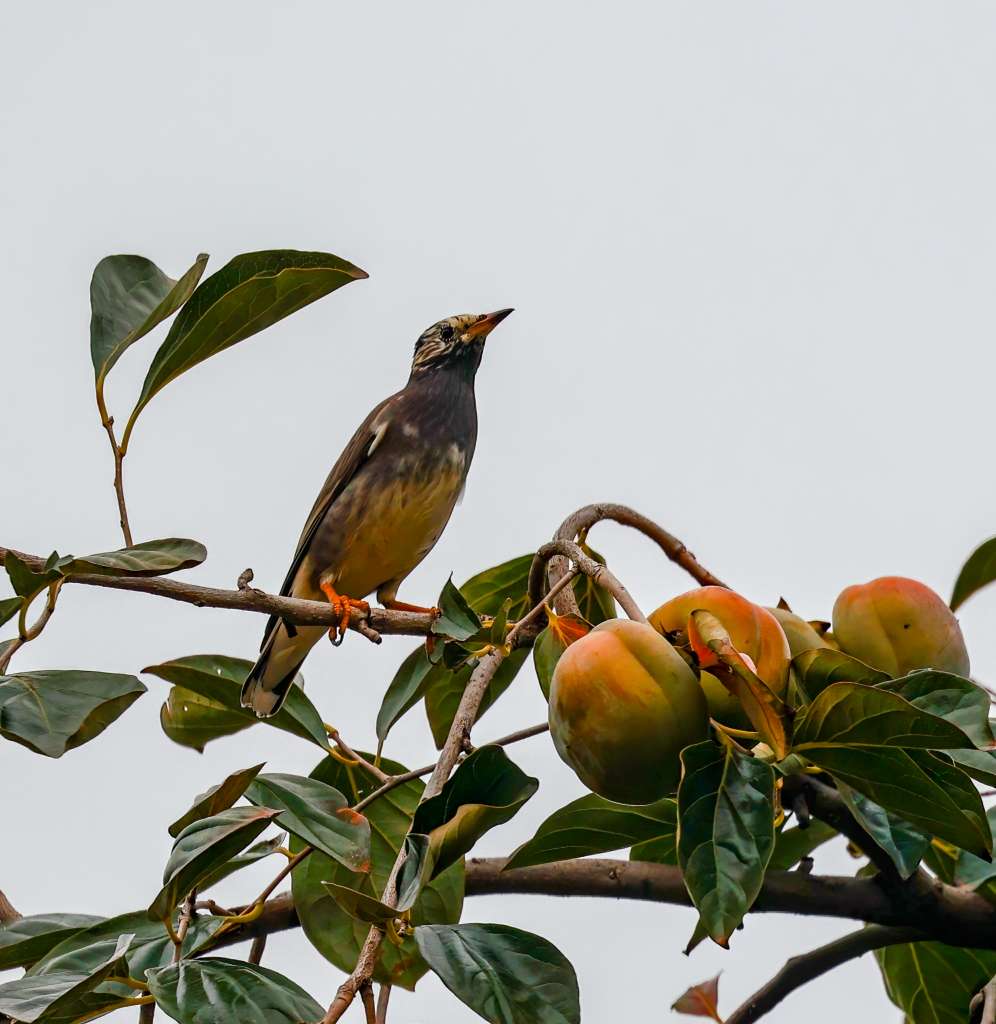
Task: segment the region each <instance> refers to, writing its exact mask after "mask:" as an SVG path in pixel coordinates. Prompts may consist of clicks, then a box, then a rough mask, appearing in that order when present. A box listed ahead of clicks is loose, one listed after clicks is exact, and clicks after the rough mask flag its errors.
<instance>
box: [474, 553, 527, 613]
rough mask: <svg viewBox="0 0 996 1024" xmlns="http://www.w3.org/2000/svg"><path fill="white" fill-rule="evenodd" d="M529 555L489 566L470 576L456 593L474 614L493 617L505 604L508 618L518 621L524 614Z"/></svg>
mask: <svg viewBox="0 0 996 1024" xmlns="http://www.w3.org/2000/svg"><path fill="white" fill-rule="evenodd" d="M532 564H533V556H532V555H520V556H519V557H518V558H511V559H509V560H508V561H507V562H502V563H501V565H496V566H493V567H492V568H490V569H485V570H484V571H483V572H479V573H478V574H477V575H476V576H471V578H470V579H469V580H467V582H466V583H464V585H463V586H462V587H461V588H460V593H461V594H463V596H464V597H465V598H466V599H467V603H468V604H469V605H470V607H471V608H473V609H474V611H475V612H476V613H477V614H478V615H497V614H498V611H499V609H500V608H501V607H502V605H503V604H504V603H505V602H506V601H511V602H512V603H511V605H509V610H508V617H509V619H518V618H521V617H522V615H523V614H524V613H525V612H526V611H528V608H527V604H528V592H529V567H530V566H531V565H532Z"/></svg>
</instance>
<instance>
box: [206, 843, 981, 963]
mask: <svg viewBox="0 0 996 1024" xmlns="http://www.w3.org/2000/svg"><path fill="white" fill-rule="evenodd" d="M505 863H506V861H505V860H504V859H503V858H496V857H483V858H476V857H475V858H470V859H468V861H467V876H466V877H467V881H466V893H467V895H468V896H486V895H496V894H497V895H509V894H513V893H516V894H524V895H537V896H540V895H541V896H575V897H576V896H595V897H609V898H612V899H632V900H643V901H647V902H651V903H671V904H675V905H678V906H683V907H684V906H690V905H691V901H690V900H689V898H688V892H687V890H686V889H685V885H684V882H683V881H682V877H681V871H680V870H679V869H678V868H676V867H671V866H669V865H666V864H652V863H649V862H646V861H625V860H612V859H607V858H597V859H596V858H591V859H588V858H586V859H584V860H570V861H560V862H558V863H555V864H541V865H538V866H536V867H531V868H516V869H514V870H512V871H503V870H502V868H503V867H504V866H505ZM751 912H752V913H782V914H801V915H805V916H808V917H838V918H849V919H852V920H855V921H864V922H867V923H869V924H879V925H888V926H890V927H907V928H916V929H917V930H918V931H920V932H921V933H922V934H923V936H924V937H926V938H930V939H936V940H937V941H939V942H946V943H949V944H950V945H954V946H967V947H972V948H975V949H996V906H994V905H993V904H991V903H989V901H988V900H986V899H985V898H984V897H982V896H980V895H978V894H977V893H974V892H971V891H969V890H966V889H960V888H955V887H954V886H948V885H944V884H943V883H941V882H934V883H933V885H932V898H931V899H930V900H929V901H927V902H922V901H920V900H916V901H913V902H910V903H908V902H905V901H904V900H903V899H902V898H901V896H899V897H897V895H896V894H895V893H892V892H890V891H888V889H887V888H886V887H885V886H883V885H882V883H881V880H880V879H878V878H850V877H838V876H825V875H804V874H802V873H801V872H798V871H771V872H769V873H768V875H767V877H766V878H765V880H764V885H763V886H762V887H761V892H760V895H759V896H758V898H757V901H756V902H755V903H754V906H753V907H752V908H751ZM299 923H300V922H299V921H298V918H297V913H296V911H295V909H294V902H293V900H292V899H291V897H290V896H289V895H283V896H277V897H275V898H274V899H271V900H269V901H268V902H267V904H266V906H265V907H264V909H263V913H262V914H261V915H260V916H259V918H257V919H256V920H255V921H252V922H250V923H248V924H246V925H243V926H242V927H240V928H239V929H237V930H233V931H231V932H229V933H227V934H225V935H224V936H223V937H222V938H221V940H220V941H219V943H218V946H219V947H220V946H227V945H231V944H233V943H236V942H241V941H244V940H246V939H250V938H253V937H254V936H255V935H258V934H265V933H269V932H275V931H282V930H284V929H287V928H296V927H297V926H298V924H299Z"/></svg>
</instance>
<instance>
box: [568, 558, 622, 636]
mask: <svg viewBox="0 0 996 1024" xmlns="http://www.w3.org/2000/svg"><path fill="white" fill-rule="evenodd" d="M581 550H582V551H583V552H584V553H585V554H586V555H587V556H588V557H589V558H593V559H594V560H595V561H596V562H598V563H599V564H600V565H605V559H604V558H603V557H602V556H601V555H600V554H599V553H598V552H597V551H595V550H594V549H593V548H590V547H588V545H587V544H582V545H581ZM571 586H573V587H574V596H575V598H576V599H577V602H578V610H579V611H580V612H581V617H582V618H583V619H584V620H585V621H586V622H590V623H591V624H592V625H593V626H597V625H598V624H599V623H600V622H604V621H605V620H606V619H614V618H615V617H616V601H615V598H614V597H613V596H612V595H611V594H610V593H609V592H608V591H607V590H606V589H605V587H600V586H599V585H598V584H597V583H596V582H595V581H594V580H593V579H592V578H591V577H590V576H586V575H585V574H584V573H579V574H578V575H577V576H575V577H574V582H573V583H572V584H571Z"/></svg>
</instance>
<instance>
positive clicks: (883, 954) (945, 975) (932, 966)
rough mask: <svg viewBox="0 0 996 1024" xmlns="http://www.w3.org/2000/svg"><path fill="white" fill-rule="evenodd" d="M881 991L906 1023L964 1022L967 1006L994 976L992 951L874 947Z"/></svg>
mask: <svg viewBox="0 0 996 1024" xmlns="http://www.w3.org/2000/svg"><path fill="white" fill-rule="evenodd" d="M875 959H876V960H877V961H878V966H879V969H880V970H881V971H882V978H883V980H884V981H885V990H886V992H887V993H888V995H889V998H890V999H891V1000H892V1001H893V1002H894V1003H895V1004H896V1006H898V1007H899V1008H900V1009H901V1010H902V1011H903V1012H904V1013H905V1014H906V1020H907V1024H965V1022H966V1021H967V1020H968V1004H969V1003H970V1002H971V1000H972V996H974V995H975V993H976V992H978V991H979V989H981V988H982V986H983V985H985V984H986V982H988V981H989V979H990V978H991V977H992V976H993V974H996V953H994V952H992V951H991V950H982V949H960V948H955V947H953V946H944V945H942V944H941V943H939V942H915V943H908V944H906V945H901V946H886V947H885V948H884V949H878V950H876V951H875Z"/></svg>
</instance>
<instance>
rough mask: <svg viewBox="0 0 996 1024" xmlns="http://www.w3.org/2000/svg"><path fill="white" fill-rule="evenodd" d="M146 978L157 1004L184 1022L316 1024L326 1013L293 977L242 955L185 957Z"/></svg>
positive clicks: (182, 1023)
mask: <svg viewBox="0 0 996 1024" xmlns="http://www.w3.org/2000/svg"><path fill="white" fill-rule="evenodd" d="M146 979H147V980H148V983H149V991H150V992H151V993H152V994H153V995H154V996H155V997H156V1005H157V1006H159V1007H160V1008H161V1009H162V1010H163V1011H164V1012H165V1013H167V1014H169V1016H170V1017H172V1018H173V1019H174V1020H177V1021H180V1024H221V1022H226V1021H235V1020H238V1024H313V1022H315V1021H320V1020H321V1019H322V1017H324V1016H325V1009H324V1007H322V1006H319V1005H318V1003H316V1002H315V1000H314V999H312V998H311V996H309V995H308V993H307V992H305V991H304V989H303V988H301V987H300V986H299V985H296V984H295V983H294V982H293V981H291V980H290V978H285V977H284V976H283V975H282V974H278V973H277V972H276V971H271V970H270V969H269V968H268V967H259V966H257V965H255V964H248V963H245V962H244V961H242V960H230V959H228V958H227V957H220V956H216V957H203V958H201V959H200V960H181V961H180V962H179V963H177V964H170V965H169V966H168V967H160V968H158V969H157V970H152V971H149V972H148V973H147V974H146Z"/></svg>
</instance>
